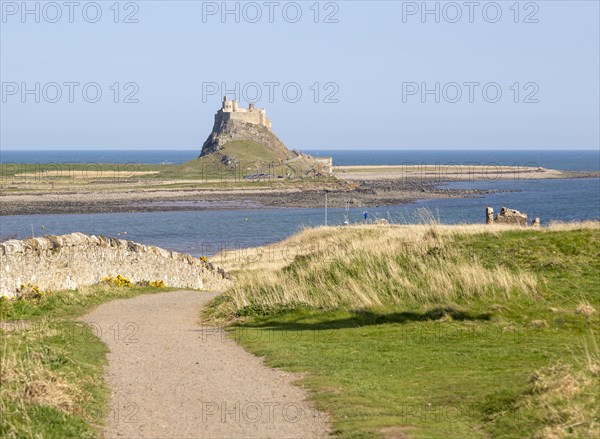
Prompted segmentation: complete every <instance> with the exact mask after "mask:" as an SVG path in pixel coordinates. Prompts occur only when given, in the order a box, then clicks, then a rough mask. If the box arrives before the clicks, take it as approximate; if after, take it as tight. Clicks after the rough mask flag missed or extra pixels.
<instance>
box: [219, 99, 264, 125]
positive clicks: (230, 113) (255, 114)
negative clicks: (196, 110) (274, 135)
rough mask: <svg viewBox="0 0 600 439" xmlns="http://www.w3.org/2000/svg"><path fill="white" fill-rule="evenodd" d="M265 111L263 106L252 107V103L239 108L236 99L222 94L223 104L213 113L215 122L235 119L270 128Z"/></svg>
mask: <svg viewBox="0 0 600 439" xmlns="http://www.w3.org/2000/svg"><path fill="white" fill-rule="evenodd" d="M266 113H267V112H266V110H265V109H264V108H254V104H252V103H251V104H249V105H248V108H240V107H239V105H238V101H235V100H233V101H230V100H227V96H224V97H223V105H222V106H221V109H220V110H219V111H217V114H215V124H218V125H222V124H224V123H225V122H227V121H229V120H237V121H240V122H245V123H252V124H255V125H262V126H263V127H266V128H268V129H271V121H270V120H269V119H268V118H267V114H266Z"/></svg>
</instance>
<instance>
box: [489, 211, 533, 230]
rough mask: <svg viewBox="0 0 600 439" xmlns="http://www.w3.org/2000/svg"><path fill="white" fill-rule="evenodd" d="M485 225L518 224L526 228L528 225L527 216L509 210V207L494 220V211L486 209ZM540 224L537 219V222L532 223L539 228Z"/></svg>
mask: <svg viewBox="0 0 600 439" xmlns="http://www.w3.org/2000/svg"><path fill="white" fill-rule="evenodd" d="M485 223H486V224H516V225H519V226H526V225H527V214H525V213H521V212H519V211H518V210H515V209H509V208H507V207H503V208H502V209H501V210H500V213H499V214H498V215H496V217H495V218H494V209H493V208H491V207H486V209H485ZM536 223H537V224H536ZM539 224H540V219H539V218H536V219H535V221H533V222H532V225H533V226H539Z"/></svg>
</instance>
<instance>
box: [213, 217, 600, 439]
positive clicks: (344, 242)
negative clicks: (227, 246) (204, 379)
mask: <svg viewBox="0 0 600 439" xmlns="http://www.w3.org/2000/svg"><path fill="white" fill-rule="evenodd" d="M310 242H321V243H327V244H328V245H322V246H317V247H315V246H312V247H309V250H307V251H306V252H304V253H302V254H296V255H295V257H289V256H288V257H287V258H284V259H285V260H277V258H271V260H269V261H267V262H266V263H262V262H261V261H258V262H257V261H253V262H252V263H240V261H239V260H237V261H236V264H237V267H236V264H234V263H233V262H231V261H230V267H229V268H230V269H234V270H236V269H237V271H236V276H237V278H238V280H237V283H236V285H235V286H234V287H233V288H232V289H231V290H230V291H228V292H227V293H225V295H223V296H220V297H218V298H216V299H215V300H214V301H213V302H212V304H211V306H210V307H209V308H208V309H207V310H206V311H205V316H206V317H208V318H211V319H213V320H214V319H217V320H220V321H223V320H225V321H230V322H231V321H232V322H233V323H232V325H231V326H230V327H229V330H230V331H231V336H232V337H233V338H235V339H236V340H238V341H239V342H240V343H241V344H242V345H243V346H244V347H245V348H247V349H248V350H249V351H251V352H253V353H255V354H257V355H261V356H265V358H266V362H267V364H269V365H271V366H274V367H281V368H284V369H287V370H291V371H297V372H303V373H304V374H305V375H304V378H302V379H301V380H300V383H301V384H302V385H304V386H307V387H308V388H309V389H310V390H311V395H312V397H313V398H314V399H315V400H316V402H317V404H318V407H320V408H321V409H323V410H325V411H326V412H327V413H329V414H330V416H331V420H332V423H333V426H334V429H335V432H336V434H337V435H339V436H340V437H348V438H367V437H390V438H405V437H406V438H413V437H414V438H471V437H472V438H486V437H498V438H525V437H532V438H548V439H549V438H560V437H577V438H588V437H594V436H597V435H598V434H599V433H600V415H599V413H598V407H599V402H600V398H599V395H598V392H599V391H600V390H599V389H600V357H599V351H598V343H597V339H598V335H599V334H600V325H599V319H598V314H597V313H594V310H598V309H600V298H599V295H598V291H600V258H599V257H598V256H600V229H599V228H598V225H597V224H595V225H588V226H582V228H581V229H577V226H565V227H556V228H555V229H550V230H523V229H520V230H511V229H510V228H508V229H507V230H505V231H502V229H501V228H494V227H492V228H488V229H486V228H484V227H482V226H474V227H473V228H469V227H462V228H461V227H457V228H456V227H455V228H452V227H450V226H448V227H445V226H433V227H428V226H406V227H396V226H389V227H387V226H380V227H373V226H371V227H369V226H358V227H350V228H322V229H317V230H307V231H305V232H303V233H301V234H300V235H298V236H296V237H292V238H290V239H289V240H288V241H287V242H286V243H284V244H287V246H288V248H289V247H290V244H291V243H295V244H296V247H295V248H302V247H303V246H304V245H305V244H306V245H308V244H309V243H310ZM284 244H282V245H283V246H285V245H284ZM332 248H333V249H335V250H334V251H333V253H331V251H330V250H331V249H332ZM272 254H277V251H274V252H273V253H272ZM213 260H215V262H218V258H214V259H213ZM423 261H424V263H425V265H426V266H421V265H420V264H421V263H422V262H423ZM225 262H227V258H226V257H225ZM382 274H383V275H382ZM440 280H441V281H442V282H440ZM441 290H442V291H441Z"/></svg>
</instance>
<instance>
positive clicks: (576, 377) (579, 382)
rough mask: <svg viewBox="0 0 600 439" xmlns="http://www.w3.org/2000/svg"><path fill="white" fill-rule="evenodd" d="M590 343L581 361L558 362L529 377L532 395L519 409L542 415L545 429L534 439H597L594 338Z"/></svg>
mask: <svg viewBox="0 0 600 439" xmlns="http://www.w3.org/2000/svg"><path fill="white" fill-rule="evenodd" d="M590 340H591V342H588V343H587V344H586V346H585V351H586V354H587V355H586V357H585V358H584V359H583V360H581V359H579V358H578V359H577V361H576V362H575V364H574V365H570V364H567V363H564V362H558V363H555V364H552V365H550V366H548V367H545V368H543V369H540V370H537V371H536V372H535V373H534V374H533V375H532V377H531V379H530V383H531V393H530V395H528V396H527V397H525V398H524V399H522V400H521V401H520V402H519V404H518V409H519V410H523V413H524V414H525V413H529V412H531V413H534V414H536V415H538V416H543V425H544V427H543V428H541V429H540V430H539V431H537V432H535V434H534V435H533V438H534V439H563V438H593V437H600V413H599V412H598V393H599V392H600V390H599V389H600V351H599V349H598V344H597V342H596V340H595V339H594V337H593V336H592V337H590Z"/></svg>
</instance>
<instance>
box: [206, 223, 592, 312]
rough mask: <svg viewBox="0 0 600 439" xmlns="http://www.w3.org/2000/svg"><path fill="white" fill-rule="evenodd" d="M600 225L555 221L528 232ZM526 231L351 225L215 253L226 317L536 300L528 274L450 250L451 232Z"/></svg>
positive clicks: (535, 288)
mask: <svg viewBox="0 0 600 439" xmlns="http://www.w3.org/2000/svg"><path fill="white" fill-rule="evenodd" d="M557 227H558V228H560V229H561V230H565V229H574V228H581V227H583V228H590V227H594V228H597V227H599V225H598V223H591V222H590V223H589V224H587V223H586V224H577V225H575V224H573V225H567V224H560V225H553V226H552V227H550V228H543V229H533V230H536V231H537V230H539V233H545V232H546V231H552V230H554V229H555V228H557ZM506 230H523V227H519V226H505V225H489V226H488V225H458V226H450V225H448V226H444V225H436V224H429V225H378V226H373V225H355V226H345V227H344V226H342V227H320V228H314V229H307V230H304V231H302V232H300V233H299V234H297V235H295V236H292V237H291V238H289V239H287V240H285V241H282V242H280V243H278V244H275V245H272V246H269V247H260V248H255V249H249V250H247V251H238V252H227V253H223V254H219V255H216V256H214V257H213V258H212V262H214V263H216V264H217V265H219V266H222V267H224V268H225V269H226V270H230V271H233V272H234V274H235V276H236V283H235V285H234V286H233V287H232V288H231V289H230V290H228V292H227V297H228V300H227V302H226V305H225V303H224V305H223V306H227V307H228V312H237V311H239V310H240V309H243V308H245V307H253V308H265V309H269V308H273V307H281V306H283V307H288V306H295V305H297V304H303V305H307V306H311V307H319V308H325V309H331V308H336V307H340V306H341V307H347V308H367V307H372V306H380V305H386V304H394V305H397V304H408V303H411V304H442V303H453V302H456V301H460V300H469V299H486V300H487V299H494V300H495V299H498V300H503V299H504V300H505V299H509V298H510V297H511V295H513V294H524V295H527V296H530V297H531V296H535V295H536V293H537V291H538V280H537V278H536V276H535V275H533V274H531V273H527V272H519V271H517V272H515V271H514V270H513V271H510V270H508V269H507V268H505V267H502V266H497V267H493V268H489V267H484V266H483V265H482V264H481V263H480V262H479V261H478V260H477V259H476V258H475V257H473V258H469V257H467V258H465V255H464V254H462V253H460V251H459V250H457V249H456V247H455V246H453V245H448V244H449V243H450V241H452V240H453V237H454V236H455V235H464V234H479V233H487V234H498V233H501V232H504V231H506Z"/></svg>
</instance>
